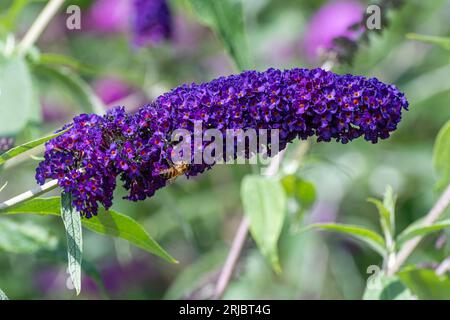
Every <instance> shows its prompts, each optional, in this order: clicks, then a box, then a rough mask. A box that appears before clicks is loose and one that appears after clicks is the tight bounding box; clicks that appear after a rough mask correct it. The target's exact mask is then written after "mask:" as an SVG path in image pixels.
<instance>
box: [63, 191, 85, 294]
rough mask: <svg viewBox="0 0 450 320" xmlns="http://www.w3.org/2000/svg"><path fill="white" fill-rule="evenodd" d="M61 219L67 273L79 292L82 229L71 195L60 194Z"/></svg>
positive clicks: (78, 292)
mask: <svg viewBox="0 0 450 320" xmlns="http://www.w3.org/2000/svg"><path fill="white" fill-rule="evenodd" d="M61 218H62V220H63V222H64V227H65V228H66V236H67V258H68V272H69V275H70V279H71V280H72V284H73V286H74V288H75V290H76V292H77V295H79V294H80V291H81V262H82V259H83V256H82V255H83V229H82V228H81V216H80V213H79V212H78V211H77V210H76V209H75V208H74V207H73V206H72V194H70V193H62V194H61Z"/></svg>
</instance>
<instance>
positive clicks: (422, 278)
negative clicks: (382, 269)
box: [398, 267, 450, 300]
mask: <svg viewBox="0 0 450 320" xmlns="http://www.w3.org/2000/svg"><path fill="white" fill-rule="evenodd" d="M398 276H399V277H400V279H401V280H402V281H403V283H405V284H406V285H407V286H408V288H409V289H410V290H411V291H412V292H413V293H414V294H415V295H416V296H417V297H418V298H419V299H422V300H448V299H450V278H449V277H448V276H447V275H442V276H438V275H436V272H435V271H434V270H430V269H416V268H414V267H409V268H405V269H404V270H402V271H400V272H399V273H398Z"/></svg>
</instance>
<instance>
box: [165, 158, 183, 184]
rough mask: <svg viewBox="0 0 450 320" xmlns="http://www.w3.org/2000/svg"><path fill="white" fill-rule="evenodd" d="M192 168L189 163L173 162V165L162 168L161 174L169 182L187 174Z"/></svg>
mask: <svg viewBox="0 0 450 320" xmlns="http://www.w3.org/2000/svg"><path fill="white" fill-rule="evenodd" d="M189 168H190V165H189V163H187V162H185V161H182V162H179V163H176V164H175V163H171V167H170V168H167V169H164V170H161V171H160V173H159V175H160V176H161V177H163V178H164V179H166V180H167V183H168V184H171V183H172V182H174V181H175V179H176V178H178V177H179V176H181V175H183V174H185V173H186V172H187V171H188V170H189Z"/></svg>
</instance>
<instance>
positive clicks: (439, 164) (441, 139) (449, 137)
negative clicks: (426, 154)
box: [433, 121, 450, 190]
mask: <svg viewBox="0 0 450 320" xmlns="http://www.w3.org/2000/svg"><path fill="white" fill-rule="evenodd" d="M433 165H434V169H435V170H436V173H437V174H438V177H439V181H438V183H437V189H439V190H442V189H443V188H444V187H445V186H447V185H448V184H449V183H450V121H447V123H446V124H445V125H444V126H443V127H442V129H441V130H440V131H439V133H438V135H437V137H436V142H435V144H434V149H433Z"/></svg>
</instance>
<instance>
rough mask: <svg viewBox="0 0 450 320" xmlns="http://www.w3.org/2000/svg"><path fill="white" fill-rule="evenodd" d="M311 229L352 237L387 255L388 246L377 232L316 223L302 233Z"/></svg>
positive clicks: (347, 226)
mask: <svg viewBox="0 0 450 320" xmlns="http://www.w3.org/2000/svg"><path fill="white" fill-rule="evenodd" d="M311 229H321V230H325V231H333V232H338V233H342V234H346V235H350V236H352V237H354V238H356V239H358V240H361V241H362V242H364V243H366V244H367V245H369V246H370V247H371V248H372V249H374V250H375V251H376V252H378V253H379V254H380V255H381V256H383V257H384V256H385V255H386V245H385V242H384V239H383V237H382V236H380V235H379V234H378V233H376V232H375V231H372V230H370V229H366V228H363V227H359V226H354V225H349V224H338V223H316V224H310V225H308V226H307V227H305V228H304V229H303V230H302V231H307V230H311Z"/></svg>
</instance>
